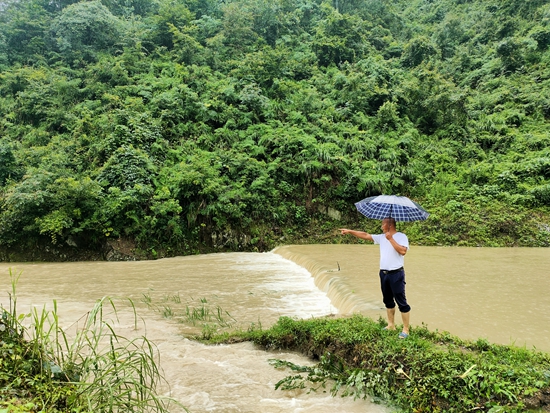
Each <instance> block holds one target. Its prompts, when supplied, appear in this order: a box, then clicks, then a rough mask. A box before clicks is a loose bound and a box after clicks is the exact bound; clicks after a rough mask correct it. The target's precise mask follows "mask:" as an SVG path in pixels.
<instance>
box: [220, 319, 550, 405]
mask: <svg viewBox="0 0 550 413" xmlns="http://www.w3.org/2000/svg"><path fill="white" fill-rule="evenodd" d="M383 326H384V322H383V321H382V320H379V321H378V322H375V321H373V320H371V319H369V318H365V317H362V316H353V317H351V318H323V319H309V320H294V319H291V318H288V317H282V318H281V319H280V320H279V321H278V323H277V324H275V325H274V326H273V327H271V328H270V329H267V330H263V329H262V330H251V331H248V332H241V333H238V334H234V335H232V334H227V333H225V334H223V335H219V336H217V337H213V338H212V340H211V341H213V342H221V341H224V342H232V341H235V340H251V341H253V342H254V343H256V344H258V345H260V346H261V347H263V348H265V349H267V350H276V349H277V350H278V349H283V350H294V351H299V352H301V353H303V354H306V355H308V356H310V357H312V358H314V359H315V360H318V361H319V362H318V364H317V365H315V366H313V367H304V366H297V365H294V364H292V363H289V362H286V361H284V360H272V363H273V365H274V366H275V367H276V368H287V369H289V376H287V377H286V378H285V379H284V380H282V381H280V382H279V383H277V387H278V388H280V389H283V390H284V389H293V388H310V389H315V390H323V389H330V391H331V392H332V394H333V395H337V394H338V395H343V396H344V395H345V396H351V397H355V398H372V399H374V400H378V401H381V402H384V403H386V404H389V405H392V406H395V408H396V409H399V410H400V411H403V412H468V411H479V412H492V413H496V412H525V411H533V412H537V411H550V355H548V354H546V353H540V352H535V351H530V350H526V349H523V348H516V347H511V346H503V345H494V344H491V343H489V342H487V341H486V340H482V339H480V340H477V341H464V340H461V339H459V338H457V337H453V336H451V335H449V334H448V333H445V332H443V333H441V332H432V331H429V330H428V329H427V328H426V327H415V328H413V329H412V333H411V335H410V337H409V338H407V339H405V340H403V339H399V338H398V337H397V333H396V332H393V331H385V330H383V329H382V327H383Z"/></svg>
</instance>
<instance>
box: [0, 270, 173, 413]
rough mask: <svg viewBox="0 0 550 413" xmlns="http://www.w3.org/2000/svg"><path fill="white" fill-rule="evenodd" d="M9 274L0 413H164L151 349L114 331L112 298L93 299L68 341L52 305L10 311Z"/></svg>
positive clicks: (0, 311)
mask: <svg viewBox="0 0 550 413" xmlns="http://www.w3.org/2000/svg"><path fill="white" fill-rule="evenodd" d="M10 275H11V282H12V291H11V293H10V294H9V306H7V308H4V306H3V305H0V315H1V319H0V356H1V357H0V412H1V413H4V412H6V413H7V412H10V413H34V412H41V413H57V412H74V413H78V412H94V413H113V412H135V413H140V412H151V413H153V412H157V413H167V412H169V406H170V405H171V403H172V402H173V401H172V400H170V399H168V398H165V397H162V396H159V395H158V394H157V388H158V386H159V385H160V384H161V383H163V381H164V379H163V377H162V372H161V370H160V368H159V360H158V351H157V349H156V347H155V346H154V344H153V343H151V342H150V341H149V340H147V339H146V338H145V337H137V338H134V339H129V338H126V337H122V336H120V335H118V334H117V333H116V331H115V327H114V323H115V322H116V321H117V320H118V316H117V309H116V306H115V304H114V302H113V300H112V299H110V298H103V299H101V300H98V301H97V302H96V304H95V306H94V307H93V308H92V309H91V310H90V311H89V312H88V313H87V314H86V315H85V316H84V317H83V318H82V319H81V324H82V326H79V327H78V328H77V330H76V332H75V333H74V334H73V333H71V334H70V335H69V334H67V333H66V331H65V330H64V329H62V328H61V326H60V324H59V318H58V313H57V304H56V302H55V301H54V309H53V311H47V310H46V309H45V308H43V309H42V310H41V311H39V310H37V309H36V308H35V309H33V310H32V311H31V313H29V314H19V313H18V311H17V296H16V284H17V281H18V278H19V276H18V275H14V274H12V273H11V272H10ZM132 308H133V306H132ZM134 315H135V312H134ZM136 321H137V318H136Z"/></svg>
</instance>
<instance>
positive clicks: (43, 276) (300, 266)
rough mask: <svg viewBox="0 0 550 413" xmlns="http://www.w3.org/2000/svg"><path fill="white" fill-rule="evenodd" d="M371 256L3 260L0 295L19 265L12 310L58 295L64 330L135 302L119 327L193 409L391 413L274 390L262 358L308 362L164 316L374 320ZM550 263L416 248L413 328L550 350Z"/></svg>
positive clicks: (517, 251) (508, 253)
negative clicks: (224, 339)
mask: <svg viewBox="0 0 550 413" xmlns="http://www.w3.org/2000/svg"><path fill="white" fill-rule="evenodd" d="M378 260H379V257H378V247H377V246H374V245H358V244H354V245H295V246H284V247H280V248H277V249H275V250H274V251H273V252H270V253H229V254H225V253H223V254H207V255H198V256H188V257H176V258H167V259H161V260H157V261H138V262H79V263H0V274H2V278H1V280H2V286H3V288H4V291H5V293H4V294H3V296H2V295H0V303H2V305H3V306H4V307H6V306H7V305H8V303H7V300H8V299H7V297H8V292H9V291H10V290H11V287H10V282H9V276H8V273H9V269H11V270H12V272H17V273H18V272H21V276H20V279H19V284H18V286H17V296H18V304H17V305H18V309H19V312H20V313H21V312H28V311H29V310H30V308H32V307H37V308H39V309H40V308H42V307H46V308H47V309H51V308H53V304H52V303H53V300H56V302H57V306H58V308H59V313H60V318H61V322H62V324H63V325H64V326H66V327H67V328H69V327H70V326H72V325H73V324H74V323H75V321H76V320H78V319H80V318H82V316H83V315H85V314H86V312H87V311H89V310H90V309H91V308H92V306H93V304H94V302H95V301H96V300H97V299H99V298H101V297H103V296H111V297H120V298H130V299H132V300H133V301H134V303H135V305H136V307H137V309H138V314H139V316H140V317H141V319H142V320H143V321H141V320H140V323H139V327H138V329H137V330H135V329H134V324H133V323H132V320H131V317H130V314H131V311H130V310H129V309H128V310H127V311H126V315H124V316H122V315H123V314H124V311H121V309H120V308H118V310H119V312H120V315H121V317H120V320H119V321H118V322H117V328H118V330H117V332H120V333H121V334H122V335H124V336H130V335H132V334H138V335H140V334H142V335H146V336H147V337H148V339H149V340H151V341H152V342H154V343H155V344H156V345H157V346H158V350H159V353H160V358H161V365H162V368H163V369H164V374H165V377H166V379H167V381H168V383H169V384H170V386H169V387H170V388H169V389H168V388H166V389H163V391H165V393H166V394H170V395H171V396H172V397H174V398H175V399H177V400H178V401H180V402H181V403H182V404H183V405H185V406H187V407H188V408H189V409H190V411H191V412H228V413H232V412H260V411H261V412H266V413H270V412H274V413H275V412H296V413H298V412H316V413H329V412H330V413H332V412H336V411H337V412H341V413H347V412H349V413H353V412H371V413H375V412H389V411H391V409H390V408H388V407H385V406H381V405H378V404H374V403H372V402H371V401H369V400H355V401H354V400H352V399H349V398H340V397H336V398H332V397H331V396H330V395H328V394H326V393H322V392H321V393H309V394H308V392H307V391H280V390H278V391H276V390H274V386H275V383H276V382H277V381H278V380H280V379H282V378H283V377H285V376H286V375H288V374H290V373H289V372H288V371H279V370H276V369H274V368H273V367H272V366H271V365H270V364H269V363H268V360H269V359H271V358H280V359H286V360H290V361H293V362H295V363H297V364H303V365H306V364H311V363H312V362H311V361H310V360H308V359H307V358H305V357H303V356H301V355H298V354H294V353H272V352H265V351H263V350H260V349H258V348H255V347H254V346H253V345H252V344H250V343H239V344H232V345H222V346H205V345H203V344H200V343H198V342H195V341H193V340H189V339H187V338H185V337H186V336H188V335H189V333H194V332H197V331H199V330H197V327H193V326H192V325H190V324H189V323H183V324H181V323H178V322H176V318H175V317H173V318H165V317H163V316H162V315H161V314H164V315H165V316H166V315H167V310H171V309H176V310H177V309H178V308H180V309H181V308H185V307H187V308H189V307H191V308H193V307H201V306H205V305H206V306H209V308H212V309H213V311H214V312H215V310H216V309H223V314H224V316H225V320H227V321H229V322H231V325H232V326H233V327H240V328H247V327H248V326H250V325H260V324H261V325H262V326H264V327H267V326H269V325H271V324H273V323H274V322H275V321H276V320H277V319H278V318H279V317H280V316H291V317H299V318H309V317H316V316H323V315H328V314H334V313H339V314H351V313H361V314H364V315H367V316H370V317H373V318H375V319H377V318H378V317H379V316H385V310H384V309H383V304H382V301H381V294H380V292H379V284H378ZM549 268H550V251H549V250H548V249H535V248H495V249H491V248H454V247H441V248H439V247H416V246H413V247H411V249H410V251H409V252H408V253H407V256H406V258H405V270H406V277H407V298H408V300H409V302H410V304H411V307H412V312H411V324H412V326H413V329H412V333H413V334H414V326H419V325H422V324H426V325H427V326H428V328H430V329H432V330H435V329H438V330H440V331H449V332H450V333H451V334H454V335H458V336H459V337H462V338H464V339H477V338H485V339H488V340H489V341H491V342H496V343H501V344H515V345H516V346H525V347H527V348H535V349H538V350H541V351H550V315H549V314H550V299H549V297H550V282H549V281H548V280H547V278H548V275H549V274H548V273H549V270H548V269H549ZM123 302H124V301H120V303H123ZM119 305H120V306H124V304H119ZM155 309H156V311H155ZM399 320H400V319H399V316H397V321H398V322H399ZM173 411H174V412H176V411H179V410H178V409H177V408H175V409H174V410H173Z"/></svg>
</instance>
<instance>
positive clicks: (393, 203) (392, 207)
mask: <svg viewBox="0 0 550 413" xmlns="http://www.w3.org/2000/svg"><path fill="white" fill-rule="evenodd" d="M355 206H356V207H357V210H358V211H359V212H360V213H362V214H363V215H364V216H366V217H367V218H373V219H384V218H394V219H395V220H396V221H407V222H409V221H424V220H425V219H426V218H428V216H429V215H430V214H428V213H427V212H426V210H424V208H422V207H421V206H420V205H418V204H417V203H416V202H414V201H411V200H410V199H409V198H407V197H406V196H397V195H377V196H370V197H368V198H365V199H363V200H362V201H359V202H356V203H355Z"/></svg>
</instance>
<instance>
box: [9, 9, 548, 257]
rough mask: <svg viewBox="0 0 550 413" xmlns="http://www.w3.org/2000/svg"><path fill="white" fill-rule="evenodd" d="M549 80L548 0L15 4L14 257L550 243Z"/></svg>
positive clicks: (11, 147) (12, 105)
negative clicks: (372, 206)
mask: <svg viewBox="0 0 550 413" xmlns="http://www.w3.org/2000/svg"><path fill="white" fill-rule="evenodd" d="M549 86H550V1H545V0H332V1H330V0H295V1H289V0H225V1H224V0H101V1H100V0H93V1H80V2H76V1H72V0H2V1H0V250H1V251H2V252H1V253H0V256H1V257H2V258H3V259H10V257H11V258H14V257H15V258H17V257H21V255H17V254H18V253H23V254H25V253H26V254H27V256H29V254H30V256H31V258H32V257H33V255H32V254H33V251H42V252H43V253H45V254H46V253H47V252H48V251H49V252H53V253H56V252H57V253H58V254H61V255H59V256H60V257H68V256H70V254H71V251H72V253H76V252H83V251H96V252H97V251H106V248H107V247H108V246H111V248H114V247H113V246H116V245H126V246H130V247H131V249H133V254H134V255H135V254H136V251H138V252H139V254H141V256H143V257H152V258H154V257H159V256H166V255H175V254H190V253H196V252H201V251H213V250H259V251H262V250H266V249H270V248H272V247H273V246H275V245H277V244H280V243H287V242H343V240H342V238H338V237H337V236H335V234H334V229H335V228H338V227H340V226H343V225H348V226H354V227H361V228H365V229H367V230H369V231H376V230H377V229H378V227H379V223H378V222H376V221H373V220H367V219H366V218H363V217H361V216H360V214H359V213H358V212H357V211H356V209H355V207H354V202H356V201H359V200H360V199H363V198H365V197H367V196H370V195H376V194H380V193H384V194H400V195H406V196H409V197H411V198H412V199H414V200H415V201H417V202H419V203H420V204H421V205H422V206H424V207H425V208H426V209H427V210H428V211H429V212H430V213H431V216H430V218H429V219H428V220H427V221H424V222H421V223H418V222H417V223H411V224H402V226H401V228H404V229H405V230H406V231H407V233H408V235H409V238H410V239H411V242H412V243H414V244H418V245H469V246H550V145H549V143H550V132H549V130H550V129H549V126H550V93H549V89H550V88H549ZM117 243H118V244H117ZM136 248H137V249H136ZM2 254H3V255H2ZM66 254H69V255H66ZM73 256H76V255H74V254H73Z"/></svg>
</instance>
